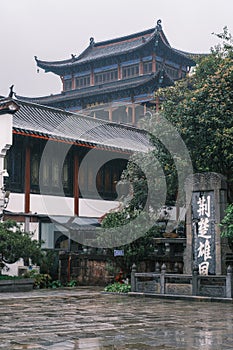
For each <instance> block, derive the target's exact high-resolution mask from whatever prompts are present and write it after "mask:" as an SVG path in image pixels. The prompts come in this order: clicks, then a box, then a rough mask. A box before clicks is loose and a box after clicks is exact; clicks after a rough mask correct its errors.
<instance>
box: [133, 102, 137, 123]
mask: <svg viewBox="0 0 233 350" xmlns="http://www.w3.org/2000/svg"><path fill="white" fill-rule="evenodd" d="M132 124H133V125H135V124H136V109H135V103H134V102H133V103H132Z"/></svg>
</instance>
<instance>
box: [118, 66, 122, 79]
mask: <svg viewBox="0 0 233 350" xmlns="http://www.w3.org/2000/svg"><path fill="white" fill-rule="evenodd" d="M121 79H122V67H121V65H120V63H119V64H118V80H121Z"/></svg>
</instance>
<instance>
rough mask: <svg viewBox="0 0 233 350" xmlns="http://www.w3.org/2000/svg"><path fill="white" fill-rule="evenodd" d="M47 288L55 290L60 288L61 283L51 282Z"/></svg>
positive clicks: (58, 281) (57, 281)
mask: <svg viewBox="0 0 233 350" xmlns="http://www.w3.org/2000/svg"><path fill="white" fill-rule="evenodd" d="M49 287H50V288H53V289H55V288H60V287H62V283H61V281H60V280H56V281H52V282H51V283H50V285H49Z"/></svg>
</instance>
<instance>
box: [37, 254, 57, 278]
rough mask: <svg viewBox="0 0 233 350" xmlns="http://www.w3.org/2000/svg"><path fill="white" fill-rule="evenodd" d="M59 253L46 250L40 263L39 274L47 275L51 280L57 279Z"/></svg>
mask: <svg viewBox="0 0 233 350" xmlns="http://www.w3.org/2000/svg"><path fill="white" fill-rule="evenodd" d="M58 264H59V252H58V251H54V250H46V251H44V252H43V256H42V259H41V262H40V272H41V273H44V274H49V275H50V276H51V277H52V279H53V280H56V279H57V277H58Z"/></svg>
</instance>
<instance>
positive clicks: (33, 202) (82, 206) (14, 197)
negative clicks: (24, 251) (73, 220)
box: [7, 193, 119, 217]
mask: <svg viewBox="0 0 233 350" xmlns="http://www.w3.org/2000/svg"><path fill="white" fill-rule="evenodd" d="M118 205H119V202H117V201H105V200H97V199H84V198H80V199H79V216H87V217H100V216H102V215H103V214H105V213H106V212H108V211H109V210H110V209H113V208H116V207H117V206H118ZM7 210H9V211H11V212H14V213H20V212H21V213H23V212H24V194H20V193H11V194H10V201H9V204H8V207H7ZM30 211H31V213H32V214H35V213H37V214H44V215H66V216H73V215H74V199H73V198H69V197H59V196H45V195H43V196H42V195H39V194H31V195H30Z"/></svg>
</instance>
